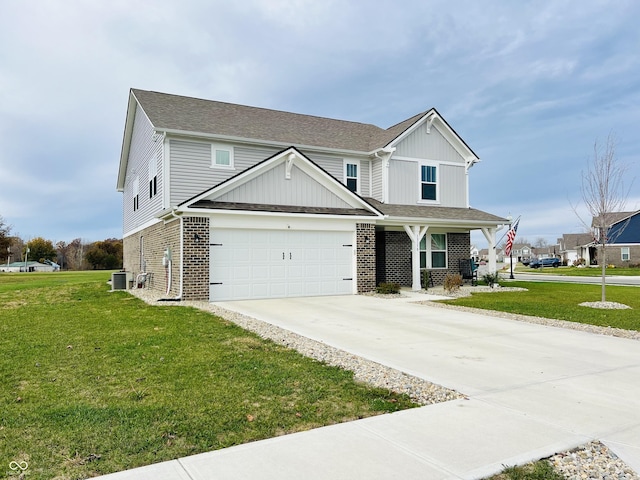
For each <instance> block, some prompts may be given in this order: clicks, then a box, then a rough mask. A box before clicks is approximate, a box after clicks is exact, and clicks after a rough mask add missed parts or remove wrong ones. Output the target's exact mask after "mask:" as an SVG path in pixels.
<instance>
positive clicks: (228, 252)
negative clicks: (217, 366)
mask: <svg viewBox="0 0 640 480" xmlns="http://www.w3.org/2000/svg"><path fill="white" fill-rule="evenodd" d="M210 238H211V239H212V241H211V243H212V244H220V245H219V246H212V247H211V250H210V252H211V254H210V259H211V266H210V279H211V280H210V281H211V282H212V283H221V284H222V285H212V286H211V288H210V299H211V301H216V300H234V299H245V298H270V297H273V298H277V297H288V296H303V295H333V294H349V293H352V285H353V281H351V280H343V279H345V278H351V277H352V270H353V265H352V263H353V250H352V247H351V245H350V244H351V242H352V239H353V232H324V231H291V230H282V231H280V230H257V229H256V230H252V229H229V230H226V229H220V230H217V229H212V232H211V237H210ZM344 245H349V246H346V247H345V246H344Z"/></svg>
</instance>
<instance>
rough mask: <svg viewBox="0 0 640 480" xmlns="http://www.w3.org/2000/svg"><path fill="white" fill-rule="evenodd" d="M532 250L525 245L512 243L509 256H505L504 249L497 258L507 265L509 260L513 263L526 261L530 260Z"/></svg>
mask: <svg viewBox="0 0 640 480" xmlns="http://www.w3.org/2000/svg"><path fill="white" fill-rule="evenodd" d="M531 254H532V248H531V246H530V245H529V244H527V243H517V242H516V243H514V244H513V247H511V256H510V257H509V256H506V255H505V252H504V249H502V250H500V252H499V258H500V260H501V261H503V262H506V263H509V261H510V258H513V262H514V263H518V262H523V261H525V262H526V261H528V260H530V259H531Z"/></svg>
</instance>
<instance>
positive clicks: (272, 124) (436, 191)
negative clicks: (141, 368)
mask: <svg viewBox="0 0 640 480" xmlns="http://www.w3.org/2000/svg"><path fill="white" fill-rule="evenodd" d="M478 161H479V158H478V157H477V156H476V154H475V153H474V152H473V151H472V150H471V149H470V148H469V146H467V144H466V143H465V142H464V141H463V140H462V138H460V137H459V136H458V135H457V134H456V132H455V131H454V130H453V129H452V128H451V127H450V126H449V124H448V123H447V122H446V121H445V120H444V119H443V118H442V117H441V115H440V114H439V113H438V112H437V111H436V110H435V109H430V110H428V111H426V112H424V113H420V114H418V115H415V116H414V117H411V118H409V119H407V120H405V121H403V122H401V123H399V124H397V125H394V126H392V127H390V128H388V129H382V128H379V127H376V126H374V125H368V124H362V123H356V122H348V121H342V120H332V119H328V118H320V117H314V116H308V115H299V114H294V113H287V112H281V111H275V110H268V109H263V108H255V107H248V106H242V105H235V104H230V103H222V102H215V101H209V100H201V99H195V98H188V97H181V96H176V95H168V94H163V93H157V92H149V91H143V90H135V89H133V90H131V92H130V96H129V105H128V110H127V117H126V123H125V130H124V139H123V145H122V153H121V157H120V169H119V173H118V181H117V189H118V191H120V192H122V193H123V224H124V228H123V238H124V267H125V269H126V270H128V271H132V272H134V273H140V272H146V273H148V274H150V275H151V276H150V281H149V282H148V285H149V286H150V287H152V288H157V289H160V290H163V291H165V293H166V295H167V296H170V297H172V298H180V299H208V300H210V301H217V300H233V299H247V298H268V297H288V296H302V295H334V294H355V293H362V292H368V291H372V290H374V289H375V287H376V285H377V284H378V283H380V282H397V283H400V284H401V285H408V286H411V287H412V288H413V289H415V290H418V289H420V280H421V275H420V273H421V269H425V268H426V269H429V270H430V271H431V278H433V279H434V281H435V282H436V283H441V282H442V281H443V279H444V277H445V275H446V274H447V273H458V271H459V268H458V261H459V260H460V259H463V258H469V254H470V231H471V230H481V231H482V232H483V234H484V236H485V238H486V239H487V242H488V243H489V245H495V236H496V230H497V228H498V226H501V225H504V224H507V223H508V220H507V219H505V218H501V217H498V216H495V215H492V214H490V213H486V212H482V211H479V210H476V209H473V208H470V206H469V198H468V197H469V188H468V182H469V180H468V175H469V169H470V168H471V167H472V166H473V165H474V164H475V163H476V162H478ZM492 252H493V254H490V255H489V263H490V265H492V266H493V270H494V271H495V259H496V257H495V249H492Z"/></svg>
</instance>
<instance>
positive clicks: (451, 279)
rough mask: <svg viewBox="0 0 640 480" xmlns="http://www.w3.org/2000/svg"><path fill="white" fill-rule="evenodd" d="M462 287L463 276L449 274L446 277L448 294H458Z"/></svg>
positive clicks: (445, 284)
mask: <svg viewBox="0 0 640 480" xmlns="http://www.w3.org/2000/svg"><path fill="white" fill-rule="evenodd" d="M461 286H462V275H460V274H459V273H447V274H446V275H445V277H444V289H445V291H447V292H451V293H452V292H457V291H458V290H459V289H460V287H461Z"/></svg>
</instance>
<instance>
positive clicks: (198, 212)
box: [175, 207, 380, 223]
mask: <svg viewBox="0 0 640 480" xmlns="http://www.w3.org/2000/svg"><path fill="white" fill-rule="evenodd" d="M175 214H176V215H187V214H188V215H189V216H196V217H207V216H210V215H211V214H215V215H241V216H257V217H282V218H285V217H293V218H316V219H317V218H325V219H331V220H345V221H366V222H367V223H376V222H377V221H378V220H379V218H380V217H370V216H367V215H335V214H324V213H290V212H263V211H257V210H223V209H208V208H207V209H205V208H189V207H186V208H180V209H178V210H175Z"/></svg>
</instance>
